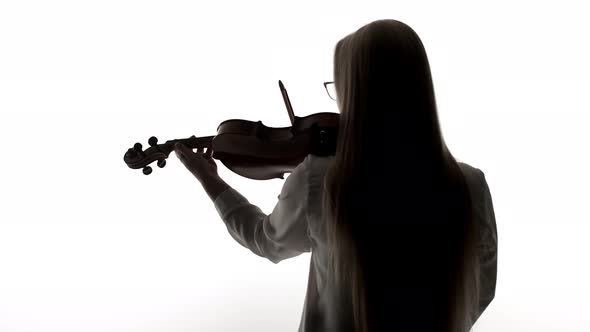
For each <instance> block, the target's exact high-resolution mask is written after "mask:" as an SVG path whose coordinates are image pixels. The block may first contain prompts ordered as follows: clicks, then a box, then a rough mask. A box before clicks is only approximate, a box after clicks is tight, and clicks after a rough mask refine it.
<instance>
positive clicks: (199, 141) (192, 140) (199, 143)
mask: <svg viewBox="0 0 590 332" xmlns="http://www.w3.org/2000/svg"><path fill="white" fill-rule="evenodd" d="M214 137H215V136H202V137H196V136H195V135H193V136H191V137H189V138H181V139H173V140H169V141H166V144H170V145H172V146H174V144H176V143H177V142H180V143H182V144H184V145H186V147H188V148H191V149H197V148H204V147H208V146H210V145H211V141H212V140H213V138H214Z"/></svg>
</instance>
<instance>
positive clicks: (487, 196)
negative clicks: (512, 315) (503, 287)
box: [476, 170, 498, 320]
mask: <svg viewBox="0 0 590 332" xmlns="http://www.w3.org/2000/svg"><path fill="white" fill-rule="evenodd" d="M479 172H480V173H481V174H480V178H481V181H482V185H481V187H482V188H483V189H482V197H483V202H482V206H483V216H484V223H483V227H484V228H483V232H482V237H481V239H482V240H481V242H480V245H479V262H480V301H479V312H477V315H476V320H477V319H478V318H479V316H480V315H481V314H482V313H483V312H484V310H485V309H486V308H487V307H488V306H489V304H490V303H491V302H492V300H493V299H494V297H495V294H496V280H497V274H498V231H497V226H496V216H495V213H494V205H493V201H492V196H491V193H490V188H489V186H488V183H487V181H486V178H485V175H484V173H483V172H482V171H481V170H480V171H479Z"/></svg>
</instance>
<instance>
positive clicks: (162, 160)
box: [158, 159, 166, 168]
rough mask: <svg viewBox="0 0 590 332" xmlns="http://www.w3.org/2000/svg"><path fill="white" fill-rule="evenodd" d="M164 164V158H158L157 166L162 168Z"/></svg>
mask: <svg viewBox="0 0 590 332" xmlns="http://www.w3.org/2000/svg"><path fill="white" fill-rule="evenodd" d="M164 166H166V159H160V160H158V167H160V168H164Z"/></svg>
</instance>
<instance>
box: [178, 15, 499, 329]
mask: <svg viewBox="0 0 590 332" xmlns="http://www.w3.org/2000/svg"><path fill="white" fill-rule="evenodd" d="M333 73H334V88H335V93H336V98H335V99H336V101H337V103H338V108H339V110H340V124H339V132H338V146H337V150H336V154H335V155H334V156H330V157H318V156H314V155H308V156H307V157H306V158H305V159H304V160H303V162H302V163H301V164H300V165H299V166H297V167H296V168H295V169H294V170H293V172H292V173H291V174H290V175H289V176H288V177H287V178H286V180H285V183H284V185H283V188H282V190H281V193H280V195H279V196H278V202H277V204H276V206H275V207H274V209H273V211H272V213H271V214H270V215H266V214H265V213H263V212H262V211H261V210H260V209H259V208H258V207H257V206H256V205H254V204H251V203H250V202H249V201H248V200H247V199H246V198H245V197H244V196H242V195H241V194H240V193H239V192H237V191H236V190H235V189H233V188H231V187H230V186H229V185H227V183H225V182H224V181H223V180H222V179H221V178H220V177H219V175H218V174H217V168H216V164H215V161H214V160H213V159H212V158H211V157H210V152H211V151H207V153H206V154H204V153H203V150H200V151H197V153H193V151H191V150H190V149H187V148H186V147H183V146H178V147H177V149H176V152H177V154H178V156H179V158H180V159H181V160H182V162H183V163H184V164H185V166H186V167H187V168H188V169H189V170H190V171H191V172H192V173H193V174H194V175H195V176H196V177H197V179H199V181H200V182H201V183H202V184H203V186H204V188H205V190H206V191H207V193H208V194H209V196H210V197H211V199H212V200H213V201H214V205H215V208H216V209H217V211H218V212H219V215H220V216H221V218H222V219H223V221H224V222H225V224H226V226H227V229H228V231H229V233H230V234H231V236H232V237H233V238H234V239H235V240H236V241H238V242H239V243H240V244H241V245H243V246H244V247H246V248H248V249H250V250H251V251H252V252H253V253H255V254H256V255H259V256H261V257H265V258H267V259H269V260H270V261H272V262H274V263H279V262H280V261H282V260H284V259H287V258H291V257H295V256H298V255H300V254H301V253H304V252H311V261H310V270H309V279H308V288H307V293H306V297H305V303H304V309H303V314H302V317H301V323H300V327H299V331H300V332H316V331H321V332H332V331H338V332H346V331H362V332H366V331H369V332H381V331H404V332H408V331H425V332H426V331H427V332H463V331H468V330H470V329H471V327H472V325H473V324H474V323H475V321H476V320H477V319H478V318H479V316H480V315H481V313H482V312H483V311H484V310H485V309H486V308H487V306H488V305H489V304H490V302H491V301H492V299H493V298H494V295H495V288H496V271H497V240H498V239H497V230H496V220H495V216H494V210H493V204H492V198H491V195H490V190H489V188H488V185H487V182H486V179H485V176H484V173H483V172H482V171H481V170H480V169H478V168H475V167H472V166H470V165H468V164H466V163H463V162H458V161H456V160H455V158H454V157H453V155H452V154H451V152H450V151H449V150H448V148H447V146H446V144H445V143H444V139H443V137H442V135H441V130H440V126H439V120H438V115H437V108H436V101H435V95H434V89H433V84H432V78H431V73H430V68H429V64H428V59H427V56H426V52H425V49H424V46H423V44H422V42H421V40H420V38H419V37H418V36H417V34H416V33H415V32H414V31H413V29H411V28H410V27H409V26H407V25H406V24H404V23H402V22H400V21H396V20H378V21H374V22H372V23H370V24H367V25H365V26H363V27H361V28H360V29H358V30H357V31H355V32H354V33H351V34H349V35H347V36H346V37H345V38H343V39H342V40H340V41H339V42H338V43H337V44H336V47H335V52H334V72H333Z"/></svg>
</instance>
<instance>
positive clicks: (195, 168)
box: [174, 142, 219, 183]
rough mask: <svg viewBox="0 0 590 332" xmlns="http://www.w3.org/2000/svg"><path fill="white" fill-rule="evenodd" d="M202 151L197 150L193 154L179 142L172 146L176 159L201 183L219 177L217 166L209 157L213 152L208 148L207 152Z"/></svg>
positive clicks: (200, 149) (201, 149)
mask: <svg viewBox="0 0 590 332" xmlns="http://www.w3.org/2000/svg"><path fill="white" fill-rule="evenodd" d="M204 149H205V148H198V149H197V152H193V150H192V149H190V148H188V147H187V146H186V145H184V144H182V143H180V142H178V143H176V144H175V145H174V152H176V156H177V157H178V159H180V161H181V162H182V163H183V164H184V166H185V167H186V168H187V169H188V170H189V171H190V172H191V173H192V174H193V175H194V176H195V177H196V178H197V180H199V181H200V182H201V183H203V181H206V179H208V178H210V177H219V174H218V173H217V164H216V163H215V160H213V157H211V152H212V151H213V150H212V149H211V148H210V147H209V148H207V152H204V151H203V150H204Z"/></svg>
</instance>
